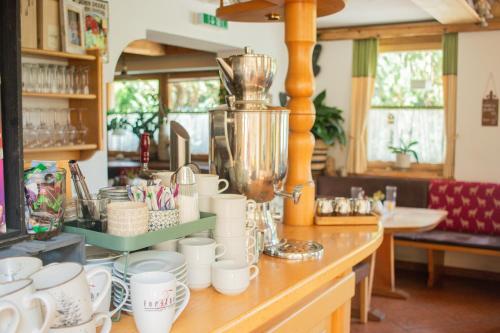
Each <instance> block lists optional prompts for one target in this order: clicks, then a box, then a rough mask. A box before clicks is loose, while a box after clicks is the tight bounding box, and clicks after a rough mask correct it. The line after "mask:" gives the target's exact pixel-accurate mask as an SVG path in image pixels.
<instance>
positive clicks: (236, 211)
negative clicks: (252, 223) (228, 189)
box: [210, 194, 256, 218]
mask: <svg viewBox="0 0 500 333" xmlns="http://www.w3.org/2000/svg"><path fill="white" fill-rule="evenodd" d="M210 200H211V201H210V212H211V213H215V214H216V215H217V217H220V218H223V217H228V218H246V216H247V209H248V210H253V209H255V206H256V203H255V201H254V200H247V198H246V197H245V196H244V195H241V194H216V195H212V196H211V197H210Z"/></svg>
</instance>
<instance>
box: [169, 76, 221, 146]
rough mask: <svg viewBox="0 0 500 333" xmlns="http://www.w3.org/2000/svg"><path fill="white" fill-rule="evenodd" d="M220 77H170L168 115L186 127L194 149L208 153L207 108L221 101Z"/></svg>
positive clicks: (170, 118) (170, 119)
mask: <svg viewBox="0 0 500 333" xmlns="http://www.w3.org/2000/svg"><path fill="white" fill-rule="evenodd" d="M219 93H220V80H219V78H218V77H216V76H212V77H204V78H177V79H175V78H174V79H172V78H169V80H168V108H169V110H170V111H171V112H170V114H169V116H168V119H169V121H172V120H175V121H177V122H178V123H180V124H181V125H182V126H184V127H185V128H186V130H187V131H188V133H189V135H190V137H191V140H190V143H191V153H193V154H207V153H208V141H209V140H208V138H209V134H208V127H209V126H208V111H209V110H210V109H212V108H214V107H215V106H216V105H217V104H219Z"/></svg>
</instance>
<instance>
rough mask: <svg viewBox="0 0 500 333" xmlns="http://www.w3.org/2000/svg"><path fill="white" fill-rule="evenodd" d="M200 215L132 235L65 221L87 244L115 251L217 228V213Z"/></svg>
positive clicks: (142, 246) (136, 247) (65, 224)
mask: <svg viewBox="0 0 500 333" xmlns="http://www.w3.org/2000/svg"><path fill="white" fill-rule="evenodd" d="M200 216H201V218H200V219H199V220H196V221H193V222H188V223H183V224H178V225H176V226H174V227H170V228H167V229H163V230H158V231H152V232H147V233H145V234H142V235H138V236H131V237H121V236H114V235H110V234H107V233H105V232H98V231H94V230H89V229H84V228H80V227H78V226H77V225H78V222H76V221H69V222H65V223H64V231H65V232H69V233H72V234H79V235H84V236H85V242H86V243H87V244H91V245H95V246H99V247H102V248H105V249H109V250H114V251H120V252H131V251H136V250H139V249H143V248H145V247H149V246H153V245H155V244H158V243H161V242H164V241H167V240H170V239H175V238H179V237H184V236H188V235H191V234H194V233H196V232H200V231H205V230H209V229H214V228H215V214H211V213H204V212H202V213H200Z"/></svg>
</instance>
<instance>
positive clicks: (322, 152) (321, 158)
mask: <svg viewBox="0 0 500 333" xmlns="http://www.w3.org/2000/svg"><path fill="white" fill-rule="evenodd" d="M327 154H328V145H327V144H326V143H325V142H324V141H323V140H320V139H316V142H315V144H314V151H313V156H312V163H311V169H312V170H313V171H323V169H324V168H325V165H326V159H327Z"/></svg>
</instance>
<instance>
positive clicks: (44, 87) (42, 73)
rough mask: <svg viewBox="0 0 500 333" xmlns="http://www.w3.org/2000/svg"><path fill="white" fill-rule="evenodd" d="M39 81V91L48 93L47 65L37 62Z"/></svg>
mask: <svg viewBox="0 0 500 333" xmlns="http://www.w3.org/2000/svg"><path fill="white" fill-rule="evenodd" d="M38 68H39V69H38V70H39V83H40V92H43V93H49V92H51V91H50V78H49V65H48V64H39V65H38Z"/></svg>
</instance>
